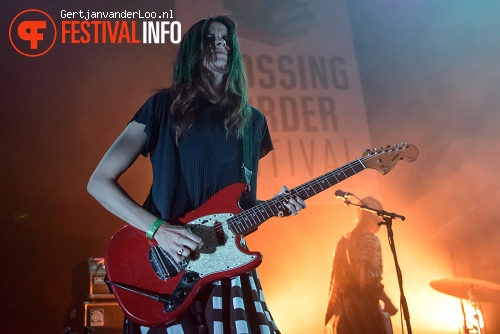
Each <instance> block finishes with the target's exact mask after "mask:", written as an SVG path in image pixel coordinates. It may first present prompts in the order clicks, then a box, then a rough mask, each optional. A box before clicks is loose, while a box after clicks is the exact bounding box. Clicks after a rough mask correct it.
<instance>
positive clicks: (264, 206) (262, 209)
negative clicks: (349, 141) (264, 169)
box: [198, 156, 373, 239]
mask: <svg viewBox="0 0 500 334" xmlns="http://www.w3.org/2000/svg"><path fill="white" fill-rule="evenodd" d="M372 158H373V156H364V157H361V158H359V159H356V160H355V161H352V162H350V163H347V164H345V165H343V166H341V167H339V168H337V169H335V170H333V171H330V172H328V173H325V174H323V175H321V176H319V177H317V178H315V179H314V180H311V181H310V182H307V183H306V184H302V185H300V186H298V187H296V188H293V189H291V190H290V194H301V193H306V194H307V190H306V188H311V190H313V192H314V194H313V195H316V194H318V193H319V192H321V191H323V190H325V189H328V188H330V187H332V186H333V185H335V184H337V183H340V182H341V181H343V180H345V179H347V178H349V177H350V176H347V175H346V173H345V172H346V171H348V170H352V171H354V172H355V174H357V173H359V172H361V171H362V170H364V169H366V167H365V166H364V164H363V162H365V161H367V160H369V159H372ZM360 165H361V166H362V167H363V169H362V170H360V171H356V170H355V169H354V168H353V167H359V166H360ZM337 173H338V174H340V173H341V174H343V176H344V178H343V179H342V180H340V181H339V179H338V178H337V177H336V176H335V174H337ZM353 175H354V174H353ZM332 178H334V179H335V181H336V182H334V183H333V184H331V183H330V182H328V179H332ZM325 181H326V182H327V184H328V186H327V187H326V188H323V187H322V186H321V185H322V184H323V183H324V182H325ZM316 186H320V187H321V189H320V190H319V191H315V187H316ZM307 195H308V194H307ZM313 195H310V196H307V198H309V197H312V196H313ZM287 196H289V194H279V195H277V196H275V197H273V198H271V199H269V200H267V201H265V202H264V203H261V204H259V205H256V206H254V207H252V208H250V209H248V210H245V211H243V212H240V213H238V214H237V215H234V216H232V217H230V218H229V219H227V220H225V221H221V222H218V223H219V224H218V226H214V227H213V228H212V229H210V230H209V231H202V232H200V234H198V236H199V237H200V238H202V239H203V238H204V237H208V236H210V235H213V233H214V232H215V233H217V232H222V231H223V230H224V227H225V226H236V224H237V223H238V222H243V221H245V220H248V219H251V220H253V221H254V222H253V224H252V223H250V226H245V229H243V230H242V231H241V232H243V231H244V230H248V229H249V228H250V227H255V226H258V225H260V224H262V223H263V222H264V221H266V220H267V219H269V218H271V217H273V216H277V215H278V212H279V211H282V210H283V207H282V205H281V204H279V203H283V202H284V201H286V200H287ZM302 197H303V196H302ZM274 209H276V210H274ZM269 211H271V213H272V214H269ZM259 213H261V214H262V216H263V217H264V219H263V220H262V221H261V219H259V218H257V219H256V215H257V214H259ZM263 213H266V214H267V217H265V216H264V214H263ZM242 217H243V218H242ZM247 217H248V219H247ZM255 220H257V223H255ZM235 221H236V222H235Z"/></svg>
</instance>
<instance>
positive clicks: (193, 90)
mask: <svg viewBox="0 0 500 334" xmlns="http://www.w3.org/2000/svg"><path fill="white" fill-rule="evenodd" d="M212 22H220V23H222V24H224V26H225V27H226V28H227V31H228V36H227V40H226V43H227V45H228V47H229V50H228V61H227V62H228V63H227V68H226V73H225V75H224V79H225V85H224V93H223V98H222V100H221V101H220V102H219V103H220V104H221V105H223V106H225V107H226V108H227V109H228V113H227V116H226V119H225V123H224V124H225V127H226V130H227V131H228V134H229V133H234V134H236V135H237V136H238V137H241V136H242V135H243V128H244V125H245V122H246V121H247V119H248V118H249V116H250V113H251V109H250V105H249V103H248V95H247V94H248V93H247V91H248V84H247V79H246V74H245V69H244V65H243V59H242V56H241V52H240V47H239V44H238V39H237V36H236V23H235V21H233V20H232V19H231V18H230V17H229V16H225V15H222V16H216V17H213V18H206V19H203V20H201V21H199V22H197V23H196V24H194V25H193V26H192V27H191V28H190V29H189V30H188V31H187V32H186V33H185V35H184V36H183V38H182V41H181V43H180V46H179V50H178V52H177V58H176V60H175V64H174V68H173V84H172V86H171V88H170V91H171V92H172V93H173V97H174V100H173V103H172V107H171V113H172V115H173V119H174V131H175V139H176V142H177V144H178V143H179V139H180V138H181V137H182V136H183V135H184V134H185V133H186V132H187V131H188V130H189V129H190V128H191V126H192V125H193V122H194V119H195V117H196V114H197V113H198V112H199V106H198V103H199V99H200V98H203V97H205V98H207V97H210V96H211V94H210V90H209V87H210V81H209V78H210V76H209V73H210V72H209V70H208V69H207V68H206V67H205V66H204V61H205V60H206V59H213V58H214V57H216V55H215V54H214V52H213V48H214V45H213V44H214V43H213V38H211V37H210V36H209V26H210V24H211V23H212Z"/></svg>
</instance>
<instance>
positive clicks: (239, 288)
mask: <svg viewBox="0 0 500 334" xmlns="http://www.w3.org/2000/svg"><path fill="white" fill-rule="evenodd" d="M123 333H124V334H160V333H161V334H165V333H167V334H279V333H280V332H279V330H278V328H277V326H276V324H275V322H274V320H273V318H272V316H271V314H270V312H269V310H268V308H267V305H266V302H265V299H264V294H263V292H262V287H261V285H260V281H259V278H258V276H257V271H255V270H253V271H251V272H248V273H245V274H243V275H241V276H237V277H233V278H231V279H224V280H221V281H217V282H214V283H213V284H211V285H208V286H206V287H204V288H203V289H202V291H201V292H200V293H199V294H198V296H197V299H196V301H195V302H194V303H193V304H192V305H191V307H190V309H189V310H188V311H187V312H186V313H185V314H184V316H183V317H182V318H181V319H180V320H178V321H177V322H175V323H174V324H170V325H169V326H168V327H156V328H148V327H144V326H139V325H137V324H134V323H132V322H131V321H130V320H129V319H125V323H124V329H123Z"/></svg>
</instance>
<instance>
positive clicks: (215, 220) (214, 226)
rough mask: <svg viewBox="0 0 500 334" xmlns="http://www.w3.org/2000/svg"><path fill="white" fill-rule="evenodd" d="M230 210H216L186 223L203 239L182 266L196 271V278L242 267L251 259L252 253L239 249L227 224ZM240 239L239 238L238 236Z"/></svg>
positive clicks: (252, 258) (253, 257) (230, 215)
mask: <svg viewBox="0 0 500 334" xmlns="http://www.w3.org/2000/svg"><path fill="white" fill-rule="evenodd" d="M232 216H234V215H233V214H231V213H220V214H213V215H207V216H204V217H200V218H198V219H195V220H193V221H191V222H190V223H188V224H187V225H186V226H187V227H188V228H189V229H190V230H191V232H193V233H194V234H196V235H197V236H199V237H200V238H201V239H202V240H203V246H202V248H201V249H198V250H196V251H194V252H193V253H192V255H191V256H190V259H189V260H188V265H187V267H186V270H190V271H194V272H196V273H198V275H199V276H200V278H203V277H205V276H208V275H212V274H215V273H220V272H226V271H228V270H232V269H235V268H239V267H243V266H245V265H247V264H248V263H250V262H252V261H253V260H255V258H256V256H255V255H249V254H245V253H243V252H242V251H241V250H240V249H239V248H238V246H240V247H242V245H238V239H239V238H237V237H236V236H235V235H234V233H233V232H231V230H230V229H229V228H228V226H227V224H226V221H227V219H229V218H231V217H232ZM241 240H243V239H241Z"/></svg>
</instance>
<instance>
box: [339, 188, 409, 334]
mask: <svg viewBox="0 0 500 334" xmlns="http://www.w3.org/2000/svg"><path fill="white" fill-rule="evenodd" d="M358 199H359V198H358ZM360 201H361V200H360ZM361 202H362V201H361ZM344 204H345V205H348V206H349V205H353V206H356V207H358V208H360V209H362V210H366V211H369V212H372V213H374V214H376V215H377V216H379V217H382V219H383V221H381V222H380V223H378V226H380V225H385V226H386V227H387V237H388V239H389V245H390V247H391V251H392V255H393V257H394V264H395V266H396V274H397V276H398V283H399V292H400V295H401V297H400V303H401V309H402V312H403V315H404V318H405V321H406V328H407V330H408V334H412V330H411V324H410V312H409V310H408V303H407V302H406V297H405V294H404V290H403V275H402V273H401V268H400V267H399V263H398V257H397V254H396V245H395V244H394V232H393V230H392V220H393V219H394V218H399V219H401V220H402V221H404V220H405V219H406V218H405V217H404V216H401V215H398V214H397V213H393V212H387V211H384V210H377V209H373V208H370V207H369V206H368V205H366V204H362V205H359V204H354V203H352V202H351V201H349V200H348V199H347V198H345V200H344Z"/></svg>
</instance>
